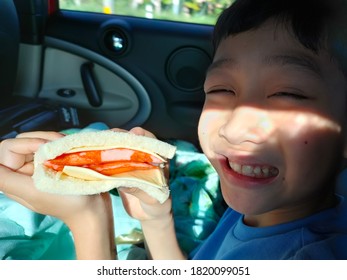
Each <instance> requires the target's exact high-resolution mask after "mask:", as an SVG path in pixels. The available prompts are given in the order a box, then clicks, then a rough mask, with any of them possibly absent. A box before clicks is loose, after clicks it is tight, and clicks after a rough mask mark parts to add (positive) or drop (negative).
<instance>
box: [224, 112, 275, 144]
mask: <svg viewBox="0 0 347 280" xmlns="http://www.w3.org/2000/svg"><path fill="white" fill-rule="evenodd" d="M272 130H273V124H272V122H271V119H270V116H269V113H268V112H266V111H265V110H263V109H259V108H254V107H246V106H244V107H238V108H236V109H235V110H234V111H233V112H232V113H231V114H230V116H229V117H228V118H227V119H226V121H225V123H224V125H222V126H221V128H220V131H219V133H220V136H221V137H223V138H225V139H226V140H227V141H228V142H229V143H230V144H232V145H243V144H249V143H253V144H262V143H264V142H266V141H268V139H269V136H270V134H271V132H272Z"/></svg>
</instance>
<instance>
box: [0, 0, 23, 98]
mask: <svg viewBox="0 0 347 280" xmlns="http://www.w3.org/2000/svg"><path fill="white" fill-rule="evenodd" d="M19 44H20V29H19V20H18V16H17V10H16V7H15V5H14V3H13V0H1V1H0V95H1V96H2V98H1V100H5V99H9V98H10V97H11V95H12V93H13V90H14V86H15V83H16V75H17V64H18V56H19Z"/></svg>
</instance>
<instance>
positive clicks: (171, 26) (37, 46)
mask: <svg viewBox="0 0 347 280" xmlns="http://www.w3.org/2000/svg"><path fill="white" fill-rule="evenodd" d="M0 5H1V11H0V13H1V17H0V18H1V22H2V24H1V37H0V40H1V45H2V50H1V61H2V64H1V70H0V71H1V72H0V73H1V77H3V78H2V79H1V82H0V88H1V91H2V94H3V102H2V105H1V111H0V114H1V116H2V117H1V119H2V122H3V125H2V126H1V133H0V134H1V137H2V139H5V138H7V137H11V136H13V135H16V133H20V132H21V131H25V130H32V129H54V130H59V129H64V128H67V127H84V126H86V125H88V124H89V123H92V122H95V121H98V122H103V123H105V124H107V125H108V126H109V127H121V128H125V129H128V128H131V127H134V126H142V127H144V128H146V129H148V130H150V131H152V132H153V133H155V134H156V135H157V137H158V138H163V139H170V138H174V139H182V140H187V141H190V142H192V143H194V144H197V135H196V125H197V120H198V116H199V113H200V110H201V107H202V104H203V100H204V94H203V90H202V84H203V80H204V75H205V71H206V69H207V67H208V65H209V63H210V61H211V45H210V36H211V32H212V26H211V25H201V24H188V23H183V22H172V21H155V20H150V19H145V18H136V17H129V16H116V15H107V14H100V13H87V12H79V11H68V10H60V9H59V1H58V0H56V1H46V0H28V1H27V0H11V1H9V0H6V1H1V4H0ZM5 116H6V117H5ZM29 119H30V122H27V121H26V120H29ZM23 122H24V124H23Z"/></svg>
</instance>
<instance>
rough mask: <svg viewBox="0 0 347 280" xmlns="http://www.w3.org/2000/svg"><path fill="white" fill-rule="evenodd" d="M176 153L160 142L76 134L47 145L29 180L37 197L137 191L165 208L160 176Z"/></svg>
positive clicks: (129, 136)
mask: <svg viewBox="0 0 347 280" xmlns="http://www.w3.org/2000/svg"><path fill="white" fill-rule="evenodd" d="M175 152H176V147H175V146H173V145H171V144H169V143H166V142H163V141H161V140H158V139H155V138H150V137H146V136H140V135H135V134H132V133H128V132H116V131H112V130H103V131H88V132H79V133H75V134H71V135H67V136H64V137H62V138H59V139H57V140H54V141H51V142H48V143H46V144H44V145H42V146H40V148H39V149H38V150H37V152H36V153H35V155H34V173H33V176H32V177H33V180H34V184H35V186H36V188H37V189H39V190H40V191H45V192H50V193H56V194H65V195H91V194H98V193H102V192H107V191H110V190H112V189H114V188H119V187H135V188H139V189H141V190H143V191H145V192H146V193H147V194H149V195H150V196H152V197H154V198H156V199H157V200H158V201H159V202H160V203H163V202H164V201H165V200H166V199H167V198H168V197H169V187H168V184H167V179H166V177H165V175H164V169H165V166H166V164H167V163H168V160H169V159H171V158H173V156H174V154H175Z"/></svg>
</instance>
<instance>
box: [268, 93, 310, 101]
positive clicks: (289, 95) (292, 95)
mask: <svg viewBox="0 0 347 280" xmlns="http://www.w3.org/2000/svg"><path fill="white" fill-rule="evenodd" d="M269 97H285V98H292V99H297V100H305V99H308V97H307V96H305V95H302V94H298V93H292V92H277V93H275V94H272V95H270V96H269Z"/></svg>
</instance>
